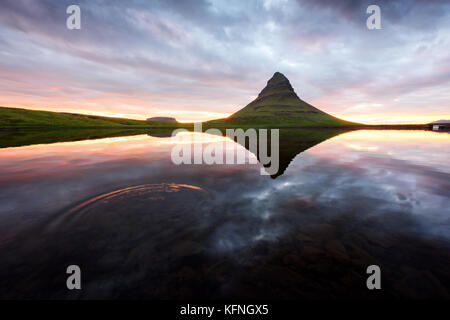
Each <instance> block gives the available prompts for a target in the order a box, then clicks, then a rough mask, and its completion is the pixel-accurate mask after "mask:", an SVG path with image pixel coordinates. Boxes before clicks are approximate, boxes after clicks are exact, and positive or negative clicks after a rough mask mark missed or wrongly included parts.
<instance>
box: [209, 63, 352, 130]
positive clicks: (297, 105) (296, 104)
mask: <svg viewBox="0 0 450 320" xmlns="http://www.w3.org/2000/svg"><path fill="white" fill-rule="evenodd" d="M207 124H208V125H211V126H214V125H218V126H223V125H230V126H267V127H268V126H274V127H296V126H298V127H302V126H305V127H309V126H311V127H313V126H318V127H320V126H329V127H334V126H345V125H355V124H356V123H353V122H349V121H344V120H341V119H338V118H336V117H333V116H331V115H329V114H327V113H325V112H323V111H321V110H319V109H317V108H315V107H313V106H312V105H310V104H308V103H306V102H305V101H303V100H301V99H300V98H299V97H298V96H297V94H296V93H295V91H294V89H293V88H292V86H291V84H290V83H289V80H288V79H287V78H286V77H285V76H284V75H283V74H281V73H279V72H276V73H275V74H274V75H273V77H272V78H271V79H270V80H269V81H268V82H267V86H266V87H265V88H264V89H263V90H262V91H261V92H260V94H259V95H258V97H257V98H256V99H255V100H254V101H252V102H251V103H249V104H248V105H247V106H246V107H244V108H243V109H241V110H239V111H238V112H236V113H234V114H233V115H231V116H230V117H229V118H226V119H219V120H213V121H208V122H207Z"/></svg>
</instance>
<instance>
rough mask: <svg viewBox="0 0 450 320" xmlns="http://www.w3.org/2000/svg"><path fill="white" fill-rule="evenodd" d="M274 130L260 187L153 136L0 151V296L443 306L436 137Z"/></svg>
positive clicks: (444, 190)
mask: <svg viewBox="0 0 450 320" xmlns="http://www.w3.org/2000/svg"><path fill="white" fill-rule="evenodd" d="M192 134H193V135H197V136H198V135H199V134H194V133H192ZM289 134H290V135H289V136H290V137H291V138H292V137H302V138H301V139H300V140H302V141H306V142H305V143H304V144H303V145H302V141H298V139H297V140H296V139H284V141H288V142H289V143H288V144H291V146H289V145H286V144H285V145H284V146H282V148H284V149H283V150H284V152H283V150H282V152H281V153H280V154H281V156H282V158H284V159H281V162H282V163H283V165H282V167H283V168H282V171H280V175H277V176H273V177H270V176H263V175H260V168H261V165H260V164H244V165H180V166H176V165H174V164H173V163H172V162H171V160H170V152H171V149H172V147H173V145H174V143H175V141H174V139H173V138H170V137H167V136H164V135H159V136H158V135H147V134H143V135H135V136H126V137H113V138H105V139H98V140H85V141H76V142H60V143H54V144H39V145H30V146H23V147H11V148H4V149H0V173H1V174H0V203H1V205H0V256H1V260H0V288H2V289H1V291H0V298H67V299H74V298H85V299H86V298H120V299H133V298H148V299H184V298H208V299H219V298H261V299H299V298H370V299H371V298H374V299H376V298H392V297H397V298H449V297H450V209H449V200H450V164H449V163H450V161H449V159H450V135H449V134H447V133H437V132H429V131H380V130H373V131H368V130H359V131H352V132H346V133H342V132H330V134H325V135H323V134H320V135H319V136H320V137H319V138H317V137H316V138H314V139H312V138H311V139H308V138H307V137H310V136H312V134H311V133H310V132H306V131H302V130H298V131H294V133H292V132H291V133H289ZM202 137H203V141H202V143H205V144H206V143H223V142H224V140H226V139H227V138H226V137H218V136H209V135H204V136H202ZM280 138H281V139H283V135H281V137H280ZM327 138H328V140H326V139H327ZM322 140H324V141H323V142H321V141H322ZM319 142H321V143H319ZM299 145H301V147H298V146H299ZM236 147H237V148H243V147H242V146H239V145H236ZM228 152H231V151H230V150H228ZM299 152H300V153H299ZM297 153H298V154H297ZM248 157H254V155H253V154H250V153H248ZM283 160H284V161H283ZM71 264H77V265H79V266H80V267H81V270H82V283H83V284H82V286H83V290H81V291H68V290H67V289H66V287H65V281H66V277H67V275H66V273H65V269H66V267H67V266H68V265H71ZM371 264H377V265H379V266H380V268H381V272H382V290H380V291H369V290H368V289H367V288H366V278H367V275H366V273H365V271H366V268H367V266H369V265H371Z"/></svg>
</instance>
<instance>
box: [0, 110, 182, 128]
mask: <svg viewBox="0 0 450 320" xmlns="http://www.w3.org/2000/svg"><path fill="white" fill-rule="evenodd" d="M176 126H177V124H173V123H168V122H157V121H154V122H151V123H149V122H147V121H144V120H133V119H122V118H109V117H100V116H91V115H81V114H72V113H60V112H50V111H36V110H27V109H18V108H5V107H0V128H38V127H39V128H40V127H71V128H82V127H126V128H134V127H176Z"/></svg>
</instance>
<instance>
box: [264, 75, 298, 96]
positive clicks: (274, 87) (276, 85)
mask: <svg viewBox="0 0 450 320" xmlns="http://www.w3.org/2000/svg"><path fill="white" fill-rule="evenodd" d="M275 93H294V89H293V88H292V86H291V83H290V82H289V80H288V78H286V77H285V76H284V74H282V73H280V72H278V71H277V72H275V73H274V74H273V76H272V78H270V79H269V80H268V81H267V85H266V86H265V88H264V89H262V91H261V92H260V93H259V95H258V97H259V98H260V97H263V96H268V95H271V94H275Z"/></svg>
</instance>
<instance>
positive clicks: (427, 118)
mask: <svg viewBox="0 0 450 320" xmlns="http://www.w3.org/2000/svg"><path fill="white" fill-rule="evenodd" d="M9 102H10V103H5V102H2V103H0V105H1V106H4V107H10V108H22V109H29V110H41V111H51V112H67V113H77V114H86V115H95V116H103V117H113V118H127V119H134V120H145V119H147V118H150V117H165V116H167V117H174V118H175V119H177V121H178V122H180V123H192V122H203V121H208V120H215V119H222V118H227V117H229V116H230V115H231V114H232V113H233V112H214V111H199V110H172V109H161V108H158V109H156V108H153V109H152V108H149V112H148V113H146V114H142V113H141V112H139V111H140V110H139V107H140V106H141V105H137V104H127V103H118V104H117V105H115V106H114V107H113V108H103V107H102V106H100V105H92V104H91V103H88V104H87V105H84V106H73V105H71V104H70V103H69V104H65V103H57V105H58V106H57V107H49V106H48V105H46V104H41V103H34V104H25V103H21V102H15V101H9ZM102 105H103V104H102ZM105 105H111V104H109V103H108V102H105ZM96 109H99V110H96ZM135 110H136V111H135ZM237 110H238V108H236V110H235V111H237ZM327 112H328V113H329V114H331V115H333V116H335V117H338V118H340V119H343V120H347V121H353V122H358V123H362V124H425V123H430V122H432V121H436V120H441V119H450V114H449V113H447V114H446V113H413V112H411V113H399V112H392V113H390V112H389V113H367V114H361V113H359V114H346V113H339V112H333V111H332V110H327Z"/></svg>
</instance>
